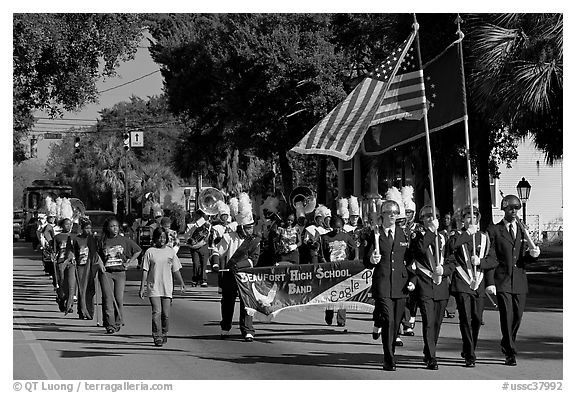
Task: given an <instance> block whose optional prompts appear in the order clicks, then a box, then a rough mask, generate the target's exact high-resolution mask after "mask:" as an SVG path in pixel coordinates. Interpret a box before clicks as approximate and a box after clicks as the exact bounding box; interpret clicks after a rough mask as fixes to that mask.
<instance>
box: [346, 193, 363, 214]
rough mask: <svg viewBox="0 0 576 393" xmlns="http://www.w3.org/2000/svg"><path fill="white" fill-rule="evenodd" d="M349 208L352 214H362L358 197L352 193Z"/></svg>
mask: <svg viewBox="0 0 576 393" xmlns="http://www.w3.org/2000/svg"><path fill="white" fill-rule="evenodd" d="M348 209H349V210H350V215H351V216H360V205H359V204H358V197H355V196H354V195H352V196H351V197H350V198H348Z"/></svg>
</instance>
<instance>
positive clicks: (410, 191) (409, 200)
mask: <svg viewBox="0 0 576 393" xmlns="http://www.w3.org/2000/svg"><path fill="white" fill-rule="evenodd" d="M400 193H401V194H402V202H403V204H404V210H412V211H413V212H416V204H415V203H414V187H412V186H404V187H402V189H401V190H400Z"/></svg>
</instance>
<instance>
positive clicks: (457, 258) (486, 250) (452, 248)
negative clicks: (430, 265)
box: [446, 229, 498, 297]
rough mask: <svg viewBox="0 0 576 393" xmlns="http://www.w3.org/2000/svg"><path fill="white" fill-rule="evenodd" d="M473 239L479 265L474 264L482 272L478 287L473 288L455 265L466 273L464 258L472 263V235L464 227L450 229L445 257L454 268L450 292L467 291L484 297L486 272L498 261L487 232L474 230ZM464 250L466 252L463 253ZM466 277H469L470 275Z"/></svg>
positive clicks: (466, 267)
mask: <svg viewBox="0 0 576 393" xmlns="http://www.w3.org/2000/svg"><path fill="white" fill-rule="evenodd" d="M482 237H484V242H485V245H484V247H483V246H482ZM474 240H475V242H476V255H477V256H479V257H480V265H478V266H476V270H477V271H478V272H482V273H483V274H484V277H483V279H482V282H481V283H480V285H479V286H478V289H477V290H474V289H472V288H471V287H470V283H469V282H468V281H467V280H466V279H465V278H463V277H462V275H461V274H460V272H458V270H457V267H461V268H462V269H463V270H464V272H465V273H468V266H467V265H468V264H467V263H466V259H468V260H469V262H468V263H469V264H470V265H472V261H471V256H472V235H470V234H469V233H468V232H466V230H465V229H462V230H461V231H452V232H451V236H450V238H449V239H448V251H447V257H446V263H448V264H452V265H453V270H454V273H453V274H452V279H451V284H450V292H451V293H453V292H460V293H468V294H471V295H477V296H480V297H484V296H485V295H486V290H485V288H486V286H488V284H486V274H487V273H488V271H489V270H491V269H494V268H495V267H496V265H497V264H498V261H497V260H496V257H495V251H494V244H493V243H492V242H490V237H489V236H488V234H487V233H481V232H480V231H478V232H476V233H475V234H474ZM464 248H465V250H466V251H465V250H464ZM465 252H466V254H464V253H465ZM467 277H468V279H471V277H470V276H467Z"/></svg>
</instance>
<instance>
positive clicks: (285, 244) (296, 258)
mask: <svg viewBox="0 0 576 393" xmlns="http://www.w3.org/2000/svg"><path fill="white" fill-rule="evenodd" d="M276 231H277V235H276V242H275V245H276V263H278V262H290V263H292V264H294V265H299V264H300V252H299V250H298V247H299V246H300V244H301V242H302V239H301V237H300V231H299V229H298V227H297V226H296V215H295V214H294V213H292V212H289V213H288V216H287V217H286V222H285V223H284V225H281V226H279V227H278V228H277V229H276Z"/></svg>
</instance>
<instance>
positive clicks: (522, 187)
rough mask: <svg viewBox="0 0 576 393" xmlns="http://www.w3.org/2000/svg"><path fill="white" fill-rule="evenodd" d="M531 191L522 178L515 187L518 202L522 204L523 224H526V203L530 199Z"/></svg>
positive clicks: (528, 184)
mask: <svg viewBox="0 0 576 393" xmlns="http://www.w3.org/2000/svg"><path fill="white" fill-rule="evenodd" d="M531 189H532V186H531V185H530V183H528V181H527V180H526V179H525V178H522V180H520V181H519V182H518V185H517V186H516V190H517V191H518V198H520V201H521V202H522V219H523V220H524V223H526V202H528V199H529V198H530V190H531Z"/></svg>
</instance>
